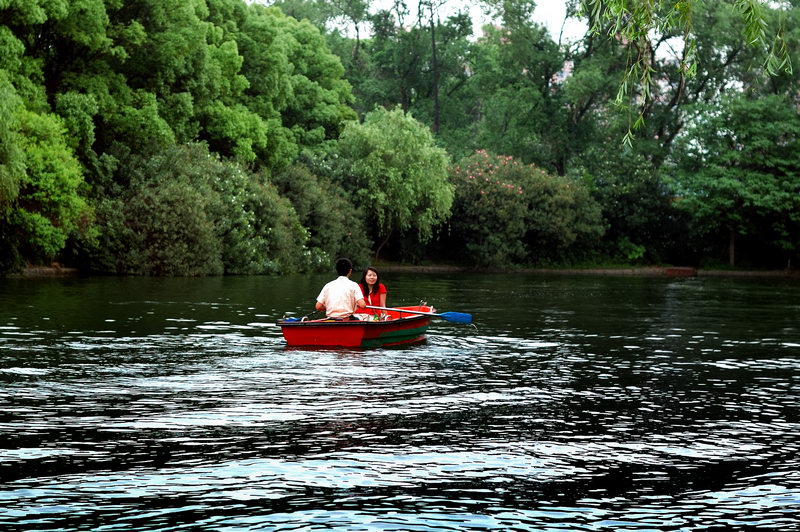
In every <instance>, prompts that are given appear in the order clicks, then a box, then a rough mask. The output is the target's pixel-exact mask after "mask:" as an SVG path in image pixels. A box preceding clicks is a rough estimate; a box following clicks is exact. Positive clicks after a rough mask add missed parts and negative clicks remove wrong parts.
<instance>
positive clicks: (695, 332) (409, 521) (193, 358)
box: [0, 274, 800, 531]
mask: <svg viewBox="0 0 800 532" xmlns="http://www.w3.org/2000/svg"><path fill="white" fill-rule="evenodd" d="M384 277H385V279H384V280H385V282H386V284H387V285H388V287H389V291H390V293H389V303H390V304H396V305H400V304H405V305H411V304H418V303H419V302H420V300H425V301H427V302H428V303H431V304H433V305H434V306H436V307H437V309H438V310H440V311H457V312H467V313H471V314H473V316H474V318H475V324H476V327H475V328H473V327H471V326H466V325H460V324H453V323H448V322H446V321H440V320H437V321H435V322H434V323H433V325H432V327H431V329H430V330H429V334H428V340H427V342H426V343H424V344H421V345H416V346H408V347H402V348H394V349H368V350H313V349H310V350H304V349H287V348H286V347H285V344H284V341H283V338H282V336H281V334H280V330H279V329H278V328H277V327H275V325H274V324H275V322H276V321H277V320H279V319H280V318H281V317H283V316H284V315H285V314H287V313H288V314H289V315H298V316H299V315H303V314H306V313H307V312H308V311H310V310H311V308H312V306H313V300H314V298H315V297H316V295H317V293H318V291H319V289H320V288H321V286H322V284H323V283H324V282H326V281H327V280H329V276H309V277H300V276H293V277H285V278H270V277H225V278H210V279H143V278H89V279H81V278H75V279H36V280H34V279H5V280H0V529H3V530H180V529H185V530H230V531H232V530H322V529H324V530H330V529H336V530H489V529H497V530H509V529H514V530H706V529H708V528H710V527H726V528H732V529H751V528H764V529H784V530H785V529H791V528H794V529H797V527H798V526H800V517H798V516H799V515H800V512H799V510H800V415H798V404H800V283H798V282H797V281H794V282H792V281H790V280H769V279H761V280H745V279H708V278H695V279H680V280H674V279H666V278H664V279H661V278H636V277H581V276H575V277H569V276H550V277H548V276H537V275H507V274H493V275H473V274H470V275H466V274H459V275H443V274H422V275H412V274H387V275H385V276H384Z"/></svg>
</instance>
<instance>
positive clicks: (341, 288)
mask: <svg viewBox="0 0 800 532" xmlns="http://www.w3.org/2000/svg"><path fill="white" fill-rule="evenodd" d="M336 273H337V274H338V275H339V277H337V278H336V279H334V280H333V281H331V282H329V283H328V284H326V285H325V286H324V287H323V288H322V292H320V293H319V295H318V296H317V305H316V309H317V310H324V311H325V315H326V316H327V317H329V318H331V319H334V320H349V319H357V318H355V317H353V313H354V312H355V311H356V308H364V307H365V306H366V303H365V302H364V295H363V294H362V293H361V287H360V286H358V283H355V282H353V281H351V280H350V275H351V274H352V273H353V263H352V262H350V259H339V260H337V261H336Z"/></svg>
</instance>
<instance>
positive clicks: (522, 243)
mask: <svg viewBox="0 0 800 532" xmlns="http://www.w3.org/2000/svg"><path fill="white" fill-rule="evenodd" d="M450 177H451V180H452V182H453V184H454V185H455V187H456V188H455V199H454V204H453V213H452V218H451V221H450V238H451V239H453V240H454V242H453V243H454V244H456V246H455V247H454V249H460V250H462V254H463V255H464V256H463V257H462V258H464V259H466V260H468V261H470V262H473V263H475V264H478V265H483V266H510V265H523V264H532V263H535V262H540V261H542V260H547V261H552V260H560V259H563V258H564V257H568V256H575V255H577V254H580V252H581V245H582V244H583V243H585V242H587V241H588V240H589V239H592V238H597V237H599V236H600V235H602V232H603V228H602V222H601V217H600V209H599V208H598V206H597V204H596V203H595V202H594V200H592V198H591V197H590V195H589V193H588V191H587V190H586V188H585V187H584V186H583V185H582V184H580V183H578V182H576V181H573V180H572V179H569V178H564V177H556V176H552V175H549V174H548V173H547V172H545V171H544V170H542V169H541V168H538V167H536V166H534V165H528V164H523V163H521V162H519V161H516V160H514V158H513V157H510V156H500V155H493V154H490V153H488V152H486V151H483V150H480V151H477V152H476V153H474V154H473V155H471V156H469V157H466V158H465V159H463V160H462V161H461V162H460V163H459V164H457V165H455V166H454V167H452V168H451V172H450Z"/></svg>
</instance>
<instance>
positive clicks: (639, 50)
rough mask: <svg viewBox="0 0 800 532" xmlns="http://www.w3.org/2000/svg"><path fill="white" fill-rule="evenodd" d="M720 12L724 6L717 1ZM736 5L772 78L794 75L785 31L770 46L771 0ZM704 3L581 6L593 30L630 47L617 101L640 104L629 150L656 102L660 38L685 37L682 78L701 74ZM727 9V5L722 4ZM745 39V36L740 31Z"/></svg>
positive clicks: (617, 1)
mask: <svg viewBox="0 0 800 532" xmlns="http://www.w3.org/2000/svg"><path fill="white" fill-rule="evenodd" d="M717 4H718V5H717V6H716V7H717V8H718V7H719V5H720V4H723V3H722V2H718V3H717ZM733 4H734V5H735V7H736V10H737V11H738V12H739V14H740V17H741V20H743V23H744V28H743V33H744V37H745V42H747V44H750V45H755V46H758V47H759V48H761V49H763V50H764V52H765V53H764V56H765V60H764V66H765V68H766V70H767V72H768V73H769V74H770V75H778V74H779V73H781V72H784V73H786V74H791V73H792V63H791V56H790V54H789V47H788V46H787V44H786V41H785V38H784V32H783V28H782V27H781V28H778V29H777V30H776V31H775V32H774V40H773V43H772V45H771V46H770V45H769V44H768V43H767V27H768V18H767V15H766V11H767V8H768V6H767V5H766V4H768V2H764V1H763V0H735V1H734V2H733ZM702 7H703V3H702V2H700V1H698V0H685V1H682V2H672V1H668V0H658V1H637V0H583V1H582V8H583V10H584V12H585V14H586V15H587V17H588V19H589V23H590V27H591V31H592V32H593V33H595V34H606V35H607V36H609V37H613V38H615V39H619V40H620V41H621V42H624V43H626V46H627V48H628V59H627V63H626V67H625V71H624V75H623V77H622V84H621V86H620V88H619V91H618V93H617V97H616V103H617V104H618V105H621V106H625V107H627V108H630V107H632V106H633V105H634V103H633V102H635V101H638V103H637V104H636V105H638V106H639V112H638V116H637V117H636V118H635V121H634V122H633V123H632V125H631V127H630V128H629V129H628V131H627V133H626V134H625V136H624V137H623V142H624V143H625V144H626V145H628V146H630V145H631V143H632V141H633V137H634V133H633V132H634V130H637V129H640V128H641V127H642V126H643V125H644V123H645V115H646V112H647V108H648V107H649V106H650V105H651V102H652V100H653V96H654V95H653V93H652V92H653V90H655V89H656V83H655V80H656V79H658V78H656V77H655V76H654V74H655V73H656V70H655V69H654V65H653V62H654V59H655V57H654V56H655V46H654V42H653V40H654V36H655V39H660V38H662V37H663V36H664V35H670V34H671V33H672V34H678V35H681V36H682V37H683V48H684V51H683V54H682V56H681V58H680V63H679V66H678V71H679V72H680V76H681V79H683V78H684V77H693V76H695V75H696V73H697V68H698V63H697V55H696V44H697V41H696V34H697V30H696V25H695V23H694V22H695V11H696V10H700V9H698V8H701V9H702ZM723 9H724V6H723ZM736 35H737V38H738V40H739V41H741V40H742V39H741V33H737V34H736Z"/></svg>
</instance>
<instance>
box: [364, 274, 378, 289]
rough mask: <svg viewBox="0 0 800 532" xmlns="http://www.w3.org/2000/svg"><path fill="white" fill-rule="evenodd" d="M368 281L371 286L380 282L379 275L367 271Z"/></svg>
mask: <svg viewBox="0 0 800 532" xmlns="http://www.w3.org/2000/svg"><path fill="white" fill-rule="evenodd" d="M366 280H367V284H368V285H370V286H371V285H373V284H375V281H377V280H378V274H377V273H375V272H373V271H372V270H367V276H366Z"/></svg>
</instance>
